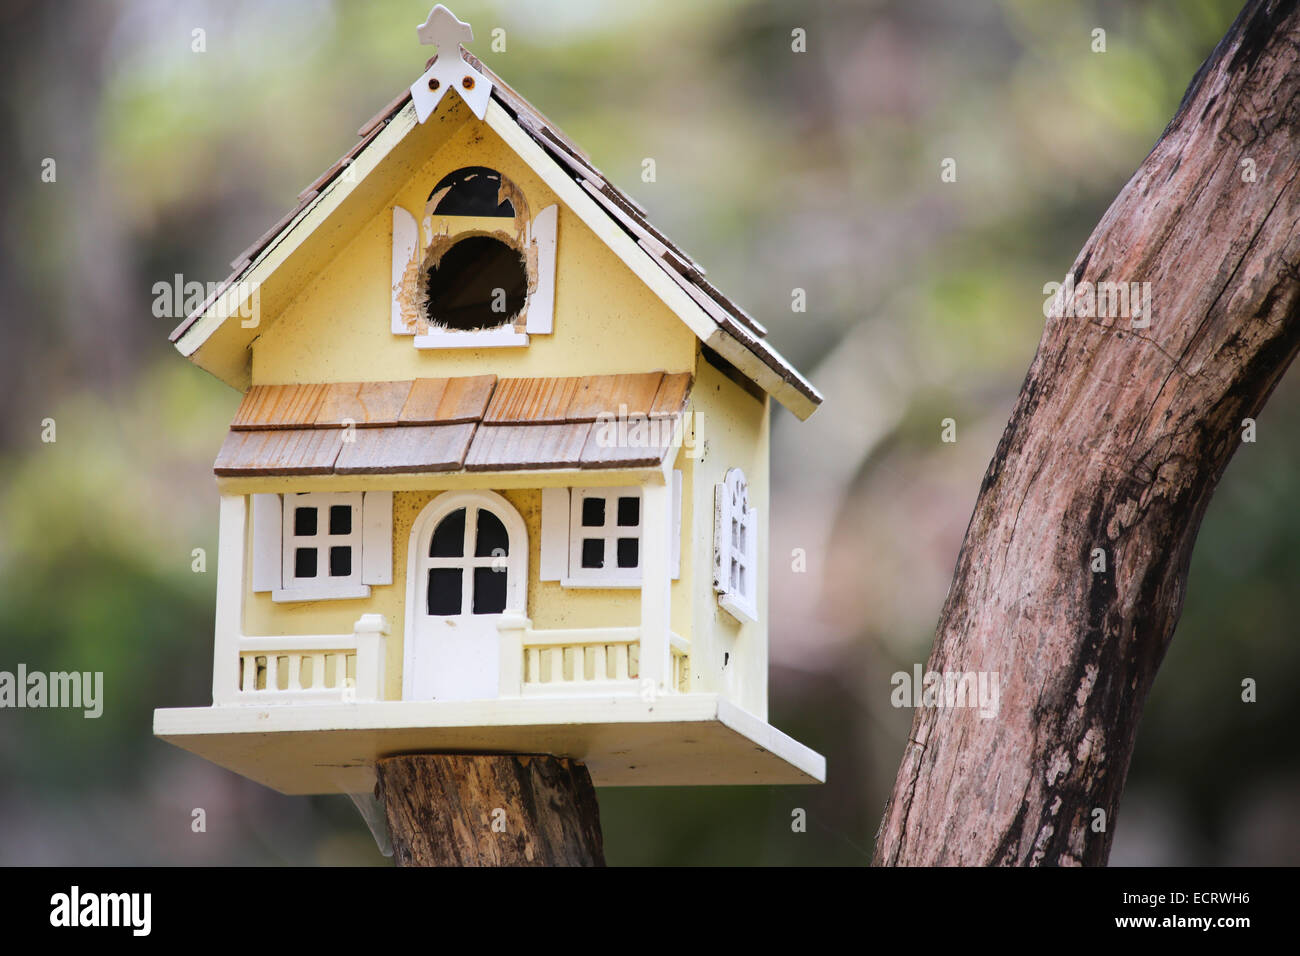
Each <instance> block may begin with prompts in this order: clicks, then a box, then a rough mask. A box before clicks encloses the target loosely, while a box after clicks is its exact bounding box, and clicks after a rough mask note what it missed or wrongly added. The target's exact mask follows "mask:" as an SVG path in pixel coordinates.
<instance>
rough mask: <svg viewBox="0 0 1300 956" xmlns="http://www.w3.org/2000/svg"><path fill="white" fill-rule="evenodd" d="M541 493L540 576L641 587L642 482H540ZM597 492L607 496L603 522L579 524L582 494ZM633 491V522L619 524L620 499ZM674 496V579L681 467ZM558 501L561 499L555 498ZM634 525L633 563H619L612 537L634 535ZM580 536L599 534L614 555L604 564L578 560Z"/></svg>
mask: <svg viewBox="0 0 1300 956" xmlns="http://www.w3.org/2000/svg"><path fill="white" fill-rule="evenodd" d="M542 494H543V501H542V545H541V549H542V570H541V572H540V575H539V576H540V579H541V580H543V581H559V583H560V584H561V585H562V586H563V587H566V588H639V587H641V558H642V555H643V554H644V553H645V542H644V541H643V540H642V528H643V522H644V520H645V510H644V509H645V500H644V497H643V496H642V494H641V486H639V485H620V486H617V487H611V486H599V487H586V488H544V489H543V490H542ZM595 497H600V498H604V499H605V523H604V525H602V526H601V527H600V528H599V529H596V528H589V527H584V526H583V524H582V502H583V500H584V499H585V498H595ZM632 497H635V498H637V499H638V501H639V502H640V503H639V504H638V512H637V524H636V526H635V528H633V526H631V525H622V526H620V525H619V524H618V499H619V498H632ZM672 497H673V505H672V507H673V531H672V535H673V540H672V542H671V548H670V554H671V556H672V579H673V580H674V581H675V580H677V579H679V578H680V577H681V537H682V473H681V472H680V471H674V472H673V474H672ZM560 501H562V504H560V503H559V502H560ZM551 502H555V503H554V504H552V503H551ZM557 523H558V525H559V526H558V527H557V526H556V525H557ZM633 531H634V532H635V536H636V538H637V542H638V543H637V567H636V568H620V567H619V566H618V559H617V554H618V551H617V548H618V545H617V543H616V542H617V540H618V539H619V538H630V537H632V536H633V534H632V533H631V532H633ZM584 538H603V539H604V540H605V542H606V544H605V548H606V552H605V553H606V558H607V559H609V558H610V557H612V558H613V565H612V566H609V565H607V566H606V567H603V568H584V567H583V566H582V542H583V539H584Z"/></svg>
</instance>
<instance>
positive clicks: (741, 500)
mask: <svg viewBox="0 0 1300 956" xmlns="http://www.w3.org/2000/svg"><path fill="white" fill-rule="evenodd" d="M713 589H714V590H715V591H716V592H717V593H718V605H719V606H720V607H721V608H722V609H723V610H724V611H726V612H727V613H728V614H730V615H731V616H732V617H734V618H736V619H737V620H738V621H741V622H742V623H749V624H752V623H755V622H757V621H758V510H757V509H755V508H751V507H750V506H749V484H748V482H746V481H745V473H744V472H743V471H741V470H740V469H739V468H732V469H730V470H729V471H728V472H727V473H726V474H725V475H724V476H723V479H722V481H721V482H719V483H718V484H717V485H716V486H715V490H714V528H713Z"/></svg>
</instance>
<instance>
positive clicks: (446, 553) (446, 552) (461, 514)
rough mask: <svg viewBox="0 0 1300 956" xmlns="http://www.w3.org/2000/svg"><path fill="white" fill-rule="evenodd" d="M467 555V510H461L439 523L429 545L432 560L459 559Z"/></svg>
mask: <svg viewBox="0 0 1300 956" xmlns="http://www.w3.org/2000/svg"><path fill="white" fill-rule="evenodd" d="M464 554H465V509H464V508H459V509H457V510H456V511H453V512H452V513H451V514H449V515H447V517H445V518H443V519H442V521H441V522H439V523H438V527H437V528H435V529H434V531H433V541H431V542H430V543H429V557H431V558H459V557H462V556H463V555H464Z"/></svg>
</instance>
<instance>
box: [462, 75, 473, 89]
mask: <svg viewBox="0 0 1300 956" xmlns="http://www.w3.org/2000/svg"><path fill="white" fill-rule="evenodd" d="M460 85H461V86H463V87H465V89H467V90H472V89H474V77H472V76H467V77H465V79H463V80H461V81H460Z"/></svg>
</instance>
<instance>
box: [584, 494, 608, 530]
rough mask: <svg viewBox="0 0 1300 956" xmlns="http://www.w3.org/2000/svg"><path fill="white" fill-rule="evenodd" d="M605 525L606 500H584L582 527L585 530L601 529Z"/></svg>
mask: <svg viewBox="0 0 1300 956" xmlns="http://www.w3.org/2000/svg"><path fill="white" fill-rule="evenodd" d="M604 524H605V499H604V498H583V499H582V526H583V527H584V528H600V527H603V526H604Z"/></svg>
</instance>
